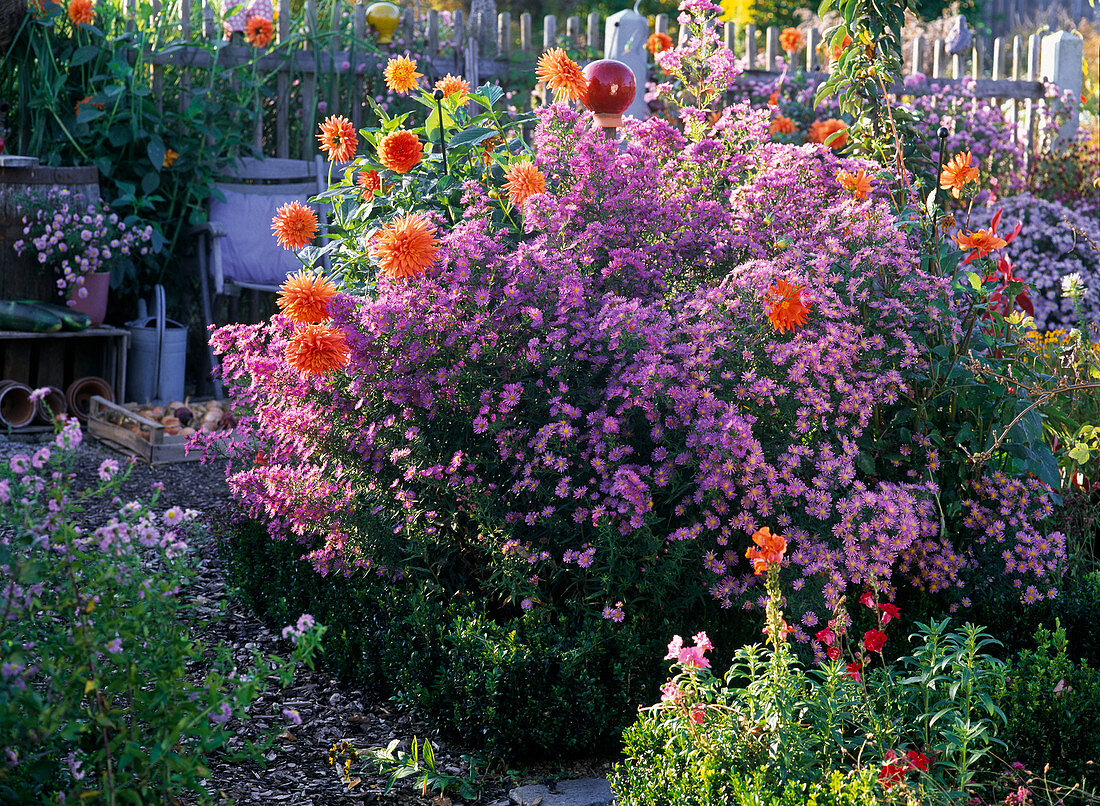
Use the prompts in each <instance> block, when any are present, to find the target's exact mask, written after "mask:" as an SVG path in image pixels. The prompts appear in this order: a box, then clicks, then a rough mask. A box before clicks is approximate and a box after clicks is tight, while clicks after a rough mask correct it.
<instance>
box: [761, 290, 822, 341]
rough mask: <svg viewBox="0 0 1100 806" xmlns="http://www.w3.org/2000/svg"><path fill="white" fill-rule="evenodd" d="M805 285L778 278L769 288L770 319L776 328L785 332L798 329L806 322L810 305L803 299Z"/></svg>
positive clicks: (766, 298) (766, 296)
mask: <svg viewBox="0 0 1100 806" xmlns="http://www.w3.org/2000/svg"><path fill="white" fill-rule="evenodd" d="M804 288H805V286H801V285H793V284H792V283H789V282H787V281H786V280H778V281H777V282H776V284H775V285H773V286H772V287H771V288H769V289H768V293H767V294H766V295H765V300H766V301H767V302H768V303H769V309H768V321H769V322H771V323H772V326H773V327H775V329H776V330H777V331H778V332H780V333H783V332H785V331H787V330H792V331H793V330H798V329H799V328H800V327H802V326H803V325H805V324H806V314H807V313H809V312H810V307H811V306H810V305H809V304H808V303H806V302H803V301H802V291H803V289H804Z"/></svg>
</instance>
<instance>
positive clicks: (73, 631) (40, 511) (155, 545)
mask: <svg viewBox="0 0 1100 806" xmlns="http://www.w3.org/2000/svg"><path fill="white" fill-rule="evenodd" d="M74 428H75V434H76V435H78V434H79V432H80V431H79V426H78V425H77V424H76V421H75V420H73V421H72V427H70V426H66V427H65V430H64V431H62V434H61V436H59V438H58V440H59V442H58V443H57V444H56V445H53V446H50V447H52V448H54V450H53V452H52V455H51V451H50V447H47V448H43V449H42V450H40V451H39V452H37V453H36V454H35V461H41V462H42V467H41V469H40V470H39V469H37V468H33V465H32V469H31V470H28V472H26V473H19V472H16V471H15V470H14V467H15V465H13V472H11V473H9V472H7V470H8V468H7V466H4V468H3V471H2V472H0V498H2V499H3V500H4V506H0V527H2V528H3V529H5V530H7V534H8V535H9V536H10V542H9V540H8V539H6V540H5V541H4V543H5V545H4V546H3V547H0V564H2V565H0V567H2V569H3V579H2V583H3V586H4V590H5V596H4V597H3V598H2V599H0V610H2V615H3V618H0V666H2V676H0V748H3V749H2V750H0V752H2V753H4V755H5V763H4V764H3V765H2V766H0V803H2V804H13V805H14V804H26V803H48V804H55V803H62V802H68V803H73V802H77V801H79V802H80V803H87V804H98V803H103V804H110V805H111V806H114V804H123V803H133V804H143V803H153V802H156V803H161V802H170V801H173V800H177V801H178V797H179V796H180V795H183V794H184V793H189V794H191V795H194V796H196V797H197V798H198V800H200V801H201V802H210V801H211V800H212V797H213V796H212V793H210V792H209V791H208V790H207V788H206V785H205V783H204V779H205V778H207V777H209V774H210V773H209V771H208V768H207V757H208V756H209V755H210V754H211V753H213V752H214V751H216V750H218V749H219V748H221V747H222V745H223V742H224V740H225V736H226V731H225V729H224V725H225V723H226V722H228V720H229V719H230V718H232V717H237V718H241V719H245V718H247V712H248V709H249V707H250V706H251V704H252V703H253V702H254V701H255V699H256V697H257V696H258V695H259V694H260V693H261V692H262V691H263V690H264V689H265V688H266V687H267V686H268V685H269V684H270V683H271V682H272V681H273V680H278V681H279V682H280V683H281V684H282V685H283V686H286V685H288V684H289V683H290V681H291V679H292V677H293V671H294V667H295V665H296V663H297V662H299V661H303V662H306V663H311V658H312V655H313V653H314V652H315V651H316V649H317V647H318V643H319V640H320V636H321V634H322V633H323V628H322V627H316V628H314V629H312V630H310V631H309V632H307V633H305V635H304V636H303V637H300V638H298V640H297V644H296V648H295V651H294V655H293V658H292V659H291V660H283V659H281V658H278V657H275V656H262V655H261V654H260V653H259V652H256V653H255V654H254V656H253V658H252V659H251V663H250V664H249V665H247V666H244V665H241V666H240V667H239V668H238V664H237V663H236V662H235V660H234V658H233V657H232V656H231V654H230V651H229V649H228V648H227V647H207V646H205V645H204V644H203V643H202V642H199V641H196V640H194V638H193V637H192V635H191V634H190V631H189V629H188V627H187V625H188V623H190V622H192V621H193V620H194V619H196V618H199V617H205V616H199V615H198V614H196V613H194V612H192V610H191V605H190V604H189V603H188V602H187V601H186V600H185V599H184V598H183V597H181V596H180V595H179V594H180V590H181V588H183V587H186V586H187V585H188V584H189V583H190V581H191V580H192V579H193V577H194V570H193V567H192V566H191V563H190V561H189V560H188V559H187V554H186V552H187V546H186V544H185V542H184V540H185V539H186V538H189V537H190V536H194V535H193V532H194V529H192V528H191V527H190V526H189V525H188V524H189V521H190V520H191V518H190V516H189V515H187V514H186V513H181V511H180V510H179V509H178V508H175V509H173V510H169V512H168V513H166V515H165V516H161V515H159V514H156V513H154V512H153V510H151V509H147V508H146V507H145V506H143V505H141V504H139V503H136V502H133V503H130V504H127V505H126V506H124V507H123V508H122V509H121V510H120V511H119V512H118V514H117V517H116V518H114V519H113V520H112V521H111V522H110V523H107V524H104V525H103V526H102V528H100V529H98V530H96V531H95V532H94V534H92V533H87V532H86V533H82V532H80V531H78V530H77V529H76V527H75V526H74V516H75V515H76V513H77V512H78V511H79V510H80V509H82V508H83V507H85V506H87V505H89V504H91V503H94V502H97V500H98V499H100V498H102V497H104V496H108V497H109V496H111V495H114V494H115V493H116V492H117V491H118V481H117V479H116V480H115V481H103V482H102V483H100V484H99V485H98V486H97V487H94V488H93V489H90V490H88V491H86V492H84V493H80V494H76V493H75V492H72V491H70V490H69V488H68V485H67V484H66V482H64V481H60V482H58V479H65V478H68V477H67V476H65V475H63V474H66V473H68V472H70V471H71V453H70V451H69V450H68V449H67V448H62V447H59V446H60V444H61V442H60V441H61V440H62V439H63V438H64V439H66V440H68V441H69V444H70V445H71V444H73V441H74V440H76V441H78V438H77V437H75V436H74V433H73V430H74ZM42 451H45V456H46V458H45V459H44V460H43V459H42V456H43V453H42ZM16 458H17V459H18V457H16ZM24 458H25V457H24ZM13 462H15V460H13ZM105 464H106V463H105ZM116 467H117V465H116ZM39 473H41V476H39V475H38V474H39ZM51 474H56V475H53V476H52V480H53V484H52V485H50V486H47V485H45V484H43V483H42V480H43V477H45V478H50V477H51ZM109 475H110V472H109V471H101V476H109ZM36 491H37V492H36ZM9 494H10V495H11V499H10V500H11V505H10V506H9V499H8V495H9ZM116 500H117V499H116ZM155 503H156V501H155V499H154V501H153V504H155ZM275 732H277V730H273V731H272V732H271V734H270V736H269V737H268V738H267V739H266V740H265V741H264V742H260V743H259V744H256V745H251V746H250V747H248V748H246V754H245V755H246V756H247V757H249V758H253V759H259V758H261V756H260V752H262V751H264V750H266V749H267V748H268V747H269V746H270V743H271V742H273V741H274V739H275V736H274V734H275ZM257 751H259V752H257Z"/></svg>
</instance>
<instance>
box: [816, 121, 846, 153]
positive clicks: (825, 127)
mask: <svg viewBox="0 0 1100 806" xmlns="http://www.w3.org/2000/svg"><path fill="white" fill-rule="evenodd" d="M833 132H840V135H839V136H838V137H837V138H836V139H835V140H833V141H832V142H831V143H829V148H831V149H833V150H834V151H836V150H839V149H841V148H844V144H845V143H847V142H848V124H847V123H845V122H844V121H843V120H837V119H836V118H829V119H828V120H815V121H814V122H813V125H812V126H810V140H812V141H813V142H815V143H824V142H825V141H826V140H828V139H829V136H830V135H832V134H833Z"/></svg>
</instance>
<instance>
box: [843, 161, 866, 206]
mask: <svg viewBox="0 0 1100 806" xmlns="http://www.w3.org/2000/svg"><path fill="white" fill-rule="evenodd" d="M836 181H837V182H839V183H840V186H841V187H842V188H844V189H845V190H846V191H848V192H849V193H851V194H852V195H853V196H854V197H855V198H856V199H859V200H861V201H862V200H863V199H866V198H867V195H868V194H869V193H870V192H871V177H869V176H868V175H867V172H866V171H865V170H863V169H862V168H860V169H859V172H858V173H851V172H850V171H840V172H838V173H837V175H836Z"/></svg>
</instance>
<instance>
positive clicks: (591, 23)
mask: <svg viewBox="0 0 1100 806" xmlns="http://www.w3.org/2000/svg"><path fill="white" fill-rule="evenodd" d="M601 28H603V25H601V20H600V15H599V12H596V11H593V12H592V13H591V14H589V15H588V29H587V31H586V32H585V38H584V46H585V47H586V48H587V49H588V50H589V51H592V52H601V51H602V50H603V37H601V36H600V29H601Z"/></svg>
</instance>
